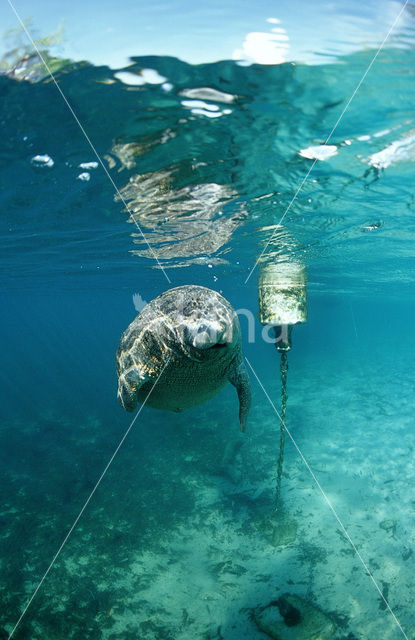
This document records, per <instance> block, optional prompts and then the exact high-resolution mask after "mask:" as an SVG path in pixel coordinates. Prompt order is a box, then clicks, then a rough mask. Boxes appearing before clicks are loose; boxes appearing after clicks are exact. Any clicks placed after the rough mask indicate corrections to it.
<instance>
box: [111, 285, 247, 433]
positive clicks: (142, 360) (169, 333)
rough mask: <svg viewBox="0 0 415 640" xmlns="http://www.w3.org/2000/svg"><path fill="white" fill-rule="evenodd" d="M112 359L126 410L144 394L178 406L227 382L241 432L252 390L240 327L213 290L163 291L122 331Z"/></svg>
mask: <svg viewBox="0 0 415 640" xmlns="http://www.w3.org/2000/svg"><path fill="white" fill-rule="evenodd" d="M116 360H117V374H118V399H119V402H120V404H121V405H122V407H124V409H126V410H127V411H134V409H135V408H136V406H137V403H138V402H140V403H142V402H143V401H144V400H145V399H146V398H147V400H146V404H147V405H149V406H150V407H154V408H156V409H165V410H168V411H183V410H184V409H188V408H189V407H194V406H196V405H199V404H202V403H203V402H206V401H207V400H210V399H211V398H213V397H214V396H215V395H216V394H217V393H219V391H221V389H223V388H224V387H225V386H226V384H227V383H228V382H230V383H231V384H233V385H234V386H235V387H236V390H237V393H238V398H239V421H240V426H241V430H242V431H245V427H246V421H247V416H248V412H249V407H250V404H251V391H250V384H249V376H248V372H247V370H246V368H245V365H244V362H243V358H242V349H241V329H240V325H239V320H238V316H237V315H236V313H235V311H234V309H233V308H232V306H231V305H230V304H229V302H228V301H227V300H225V298H224V297H223V296H221V295H220V294H219V293H217V292H216V291H213V290H211V289H207V288H206V287H199V286H195V285H186V286H181V287H175V288H174V289H169V290H168V291H165V292H164V293H162V294H161V295H160V296H158V297H157V298H155V299H154V300H152V301H151V302H149V303H148V304H147V305H146V306H145V307H144V308H143V309H142V311H141V312H140V313H139V314H138V316H137V317H136V318H135V319H134V320H133V322H132V323H131V324H130V325H129V327H127V329H126V330H125V331H124V333H123V335H122V336H121V340H120V344H119V346H118V349H117V356H116ZM159 376H160V378H159ZM158 378H159V380H158V382H157V384H156V385H155V386H154V383H155V382H156V381H157V379H158ZM149 394H150V395H149Z"/></svg>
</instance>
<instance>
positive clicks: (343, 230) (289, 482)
mask: <svg viewBox="0 0 415 640" xmlns="http://www.w3.org/2000/svg"><path fill="white" fill-rule="evenodd" d="M374 53H375V52H374V50H372V49H368V50H365V51H361V52H357V53H354V54H351V55H349V56H344V57H342V58H339V59H338V60H337V62H335V63H331V64H322V65H319V66H308V65H306V64H291V63H287V64H282V65H277V66H261V65H259V64H253V65H250V66H242V65H239V64H237V63H236V62H233V61H223V62H217V63H208V64H201V65H191V64H188V63H185V62H182V61H180V60H178V59H176V58H173V57H165V56H164V57H157V56H147V57H139V58H138V57H137V58H135V59H134V61H133V64H132V65H131V66H129V67H128V71H127V72H126V70H124V72H126V73H127V75H123V74H122V73H118V72H115V71H113V70H110V69H109V68H108V67H104V66H102V67H96V66H93V65H91V64H88V63H73V64H69V63H68V64H65V65H64V66H62V68H60V69H58V70H57V72H56V79H57V81H58V83H59V86H60V88H61V90H62V92H63V93H64V95H65V96H66V97H67V99H68V101H69V102H70V104H71V106H72V107H73V109H74V111H75V112H76V114H77V117H78V118H79V121H80V122H81V124H82V126H83V127H84V129H85V131H86V132H87V134H88V136H89V138H90V140H91V141H93V144H94V146H95V148H96V150H97V152H98V154H99V156H100V157H101V158H102V159H103V163H104V166H105V167H106V169H107V171H108V172H109V175H110V176H111V178H112V180H113V181H114V184H115V185H116V187H117V189H118V193H117V192H116V191H115V189H114V185H113V184H112V183H111V181H110V180H109V179H108V175H106V173H105V171H104V170H103V168H102V167H101V166H100V165H99V164H98V161H97V158H96V157H95V156H94V154H93V152H92V150H91V148H90V146H89V145H88V142H87V141H86V140H85V137H84V135H83V134H82V132H81V131H80V128H79V126H78V124H77V122H76V121H75V120H74V118H73V117H72V114H71V113H70V111H69V109H68V107H67V105H66V104H65V102H64V101H63V100H62V97H61V96H60V95H59V93H58V91H57V89H56V86H55V85H54V83H53V82H52V81H51V80H50V78H49V77H48V75H47V74H45V73H43V74H42V72H41V71H40V70H39V69H41V67H38V68H34V71H33V76H32V77H31V79H30V80H31V81H28V80H24V79H22V77H19V73H20V74H22V73H23V75H24V73H25V71H24V70H23V72H22V71H20V72H17V71H16V72H14V73H11V74H9V75H2V76H0V95H1V100H2V113H1V119H0V135H1V140H2V145H1V151H0V153H1V156H0V162H1V172H0V184H1V190H0V203H1V211H2V214H1V238H2V261H1V270H2V281H3V289H2V292H1V302H2V309H3V313H2V316H1V319H0V330H1V337H2V364H1V369H0V375H1V385H0V396H1V402H0V406H1V413H2V420H1V425H0V456H1V464H0V492H1V500H0V505H1V507H0V509H1V511H0V590H1V593H0V602H1V607H0V638H7V637H9V634H10V633H11V631H12V629H13V627H14V625H15V623H16V622H17V620H18V619H19V616H20V614H21V613H22V611H23V609H24V607H25V606H26V604H27V602H28V600H29V599H30V597H31V596H32V594H33V592H34V590H35V589H36V587H37V585H38V584H39V581H40V580H41V578H42V576H43V575H44V573H45V571H46V570H47V569H48V567H49V565H50V563H51V561H52V560H53V558H54V556H55V554H56V552H57V551H58V549H59V548H60V545H61V544H62V542H63V540H64V538H65V536H66V535H67V533H68V531H69V530H70V528H71V526H72V524H73V522H74V521H75V519H76V517H77V516H78V514H79V512H80V510H81V508H82V507H83V505H84V503H85V501H86V500H87V498H88V496H89V495H90V493H91V491H92V490H93V489H94V487H95V485H96V483H97V481H98V479H99V478H100V476H101V474H102V472H103V471H104V469H105V467H106V465H107V463H108V461H109V460H110V458H111V456H112V454H113V453H114V450H115V449H116V447H117V445H118V443H119V442H120V440H121V438H122V436H123V435H124V433H125V431H126V430H127V428H128V426H129V424H130V422H131V419H132V416H131V415H130V414H127V413H125V412H124V411H123V410H122V409H121V407H120V406H119V405H118V403H117V399H116V387H117V380H116V374H115V351H116V348H117V344H118V341H119V339H120V336H121V333H122V332H123V331H124V329H125V328H126V327H127V325H128V324H129V323H130V322H131V321H132V319H133V318H134V316H135V315H136V313H137V310H136V308H135V304H136V305H137V299H138V298H137V296H140V298H139V301H140V300H144V301H149V300H151V299H152V298H154V297H155V296H156V295H158V294H160V293H161V292H162V291H164V290H166V289H167V288H169V287H170V286H178V285H182V284H188V283H193V284H201V285H204V286H207V287H211V288H214V289H216V290H218V291H220V292H222V293H223V295H225V297H226V298H227V299H228V300H229V301H230V302H231V303H232V305H233V306H234V308H235V309H245V310H249V311H251V312H252V314H254V315H257V276H258V271H259V268H260V267H258V268H257V269H256V270H255V271H254V272H253V274H252V277H250V279H249V280H248V282H247V283H245V281H246V278H247V277H248V274H249V272H250V270H251V269H252V267H253V266H254V264H255V261H256V259H257V257H258V256H259V254H260V253H261V251H262V249H263V248H264V247H265V245H266V243H267V242H268V241H269V240H270V239H271V237H272V240H271V242H270V245H269V246H268V247H267V255H268V256H269V255H272V256H273V259H274V260H275V261H277V262H278V261H281V262H284V261H287V260H290V259H295V260H300V261H301V262H302V263H304V264H305V266H306V269H307V278H308V282H307V291H308V321H307V323H305V324H304V325H302V326H299V327H296V328H295V329H294V333H293V348H292V351H291V352H290V353H289V355H288V360H289V371H288V406H287V414H286V422H287V427H288V428H289V430H290V433H291V434H292V436H293V438H294V439H295V441H296V443H297V445H298V447H299V449H300V450H301V452H302V454H303V456H304V458H305V459H306V460H307V462H308V464H309V466H310V468H311V470H312V471H313V473H314V474H315V477H316V478H317V479H318V481H319V483H320V485H321V487H322V488H323V490H324V492H325V493H326V495H327V497H328V499H329V500H330V503H331V504H332V506H333V508H334V509H335V511H336V513H337V514H338V516H339V518H340V519H341V522H342V523H343V525H344V527H345V529H346V530H347V532H348V534H349V536H350V538H351V540H352V541H353V544H354V545H355V548H356V549H357V550H358V552H359V554H360V555H361V559H363V560H364V562H365V565H366V566H363V565H362V562H361V559H359V557H358V555H357V554H356V550H355V549H354V548H353V546H352V545H351V544H350V540H348V538H347V536H346V535H345V533H344V531H343V530H342V528H341V526H340V524H339V522H338V521H337V520H336V517H335V516H334V514H333V512H332V510H330V508H329V506H328V504H327V502H326V500H325V499H324V497H323V495H322V493H321V492H320V490H319V488H318V487H317V486H316V483H315V481H314V479H313V477H312V476H311V475H310V472H309V469H308V468H307V466H306V465H305V464H304V460H303V459H302V458H301V456H300V455H299V453H298V451H297V450H296V448H295V447H294V446H293V444H292V442H291V441H290V439H289V438H287V442H286V449H285V459H284V467H283V478H282V493H281V501H282V502H281V506H280V508H279V509H278V510H277V511H275V505H274V498H275V485H276V466H277V459H278V453H279V429H280V427H279V420H278V417H277V415H276V414H275V412H274V410H273V407H272V406H271V405H270V403H269V402H268V400H267V398H266V396H265V395H264V392H263V390H262V389H261V386H260V385H259V384H258V383H257V381H256V379H255V377H254V376H253V375H251V384H252V391H253V404H252V408H251V413H250V418H249V425H248V430H247V432H246V433H244V434H242V433H240V431H239V425H238V416H237V397H236V393H235V390H234V389H233V388H232V387H231V386H228V387H227V388H226V389H225V390H224V391H223V392H221V393H220V394H219V395H218V396H217V397H216V398H214V399H213V400H212V401H210V402H209V403H207V404H204V405H202V406H199V407H195V408H193V409H191V410H188V411H186V412H185V413H178V414H176V413H164V412H160V411H156V410H152V409H149V408H146V407H145V408H144V409H143V411H142V412H141V414H140V416H139V417H138V419H137V421H136V423H135V424H134V427H133V429H132V430H131V432H130V433H129V435H128V438H127V439H126V441H125V442H124V443H123V446H122V447H121V448H120V450H119V452H118V453H117V455H116V457H115V458H114V460H113V462H112V464H111V466H110V467H109V469H108V471H107V472H106V474H105V477H104V478H103V479H102V482H101V483H100V485H99V487H98V488H97V490H96V492H95V493H94V495H93V497H92V498H91V500H90V502H89V503H88V505H87V508H86V509H85V511H84V513H83V514H82V516H81V518H80V519H79V522H78V524H77V526H76V527H75V529H74V530H73V532H72V533H71V535H70V537H69V539H68V541H67V542H66V544H65V546H64V548H63V549H62V551H61V553H60V554H59V556H58V557H57V559H56V562H54V564H53V567H52V568H51V570H50V572H49V573H48V575H47V577H46V578H45V581H44V582H43V584H42V586H41V588H40V589H39V591H38V593H37V594H36V597H35V598H34V600H33V602H32V603H31V605H30V607H29V608H28V610H27V612H26V614H25V616H24V617H23V619H22V621H21V623H20V624H19V626H18V628H17V629H16V631H15V633H14V635H13V637H15V638H16V640H17V639H24V638H27V639H29V638H30V639H31V640H38V639H39V640H40V639H42V640H49V639H56V638H81V637H86V638H88V639H89V640H101V639H102V640H127V639H129V638H131V639H133V638H134V639H135V640H137V639H140V640H161V639H162V640H190V639H191V638H192V639H200V640H202V639H203V640H208V639H210V640H219V639H223V640H241V639H252V640H255V639H258V640H260V638H264V637H272V636H270V635H269V634H268V636H266V635H264V633H263V631H261V630H260V628H259V626H258V623H257V619H258V615H259V613H260V612H261V610H262V608H264V607H266V606H267V605H268V604H270V603H272V602H275V601H276V600H278V598H280V597H281V596H282V595H283V594H285V593H289V594H293V595H294V596H296V597H298V598H301V602H306V603H308V604H309V605H311V609H310V611H309V613H308V614H307V615H308V617H309V618H310V625H311V624H312V619H313V616H315V617H316V616H317V617H318V613H319V612H323V613H324V616H325V617H324V619H323V621H321V620H320V622H319V624H320V627H321V628H320V631H318V632H317V631H315V632H313V633H314V634H316V633H319V634H320V635H314V636H311V635H310V634H311V631H310V632H309V635H308V636H304V635H303V636H300V635H298V633H297V632H296V629H298V628H299V625H298V624H292V625H291V626H290V625H289V624H286V625H285V627H286V628H285V631H284V633H285V635H282V636H281V637H282V639H283V640H284V639H285V638H287V639H288V640H291V639H296V638H300V637H301V638H303V640H305V638H306V637H309V638H311V637H313V638H316V640H317V638H320V639H321V640H326V639H329V638H336V639H337V640H346V639H348V640H357V639H358V640H373V639H374V638H376V639H383V638H385V639H386V638H387V639H388V640H389V639H390V640H394V639H395V638H396V639H398V638H401V637H408V638H411V639H412V638H414V637H415V610H414V605H413V603H414V593H415V590H414V589H415V571H414V569H415V565H414V563H415V554H414V552H413V548H414V543H415V509H414V507H415V493H414V487H415V466H414V462H413V459H414V447H415V430H414V420H415V419H414V415H415V412H414V406H415V405H414V403H415V400H414V387H415V370H414V367H413V353H414V348H415V329H414V323H413V310H414V292H415V266H414V265H415V263H414V255H415V243H414V239H415V235H414V234H415V223H414V206H415V205H414V193H413V184H414V177H415V175H414V159H415V119H414V111H413V104H414V103H415V53H414V51H413V49H412V48H411V47H410V46H405V47H404V46H402V47H400V48H386V49H385V50H383V51H382V52H381V53H380V54H379V56H378V58H377V60H376V63H375V64H374V65H373V67H372V68H371V70H370V73H369V74H368V75H367V78H366V79H365V82H364V83H363V84H362V86H361V87H360V88H359V91H358V93H357V94H356V96H355V98H354V100H353V101H352V102H351V104H350V106H349V107H348V109H347V112H346V113H345V115H344V117H343V118H342V120H341V122H340V123H339V125H338V126H337V128H336V130H335V132H334V134H333V136H332V138H331V139H330V142H329V146H326V147H325V148H323V147H322V145H323V144H324V142H325V140H326V139H327V136H328V134H329V133H330V131H331V130H332V128H333V127H334V125H335V123H336V121H337V120H338V118H339V115H340V114H341V113H342V110H343V109H344V107H345V106H346V104H347V102H348V100H349V98H350V96H351V95H352V93H353V91H354V89H355V88H356V86H357V84H358V82H359V80H360V79H361V77H362V75H363V72H364V71H365V69H367V67H368V65H369V64H370V62H371V60H372V58H373V56H374ZM32 62H33V61H32ZM29 65H30V62H29ZM143 70H144V71H143ZM148 70H151V71H148ZM322 153H325V154H326V155H324V156H322V155H321V154H322ZM316 157H318V158H320V159H319V160H318V161H317V162H316V164H315V166H314V167H313V170H312V172H311V174H310V176H309V178H308V179H307V181H306V182H305V183H304V186H303V187H302V189H301V191H300V193H299V194H298V197H297V198H296V200H295V201H294V202H293V204H292V206H290V208H289V211H288V212H287V215H286V216H285V217H284V221H283V224H282V225H280V226H276V225H278V223H279V221H280V219H281V217H282V215H283V214H284V212H285V211H286V209H287V206H288V205H289V204H290V202H291V199H292V197H293V195H294V193H295V192H296V190H297V189H298V186H299V185H300V183H301V181H302V180H303V178H304V176H305V175H306V174H307V172H308V170H309V169H310V167H311V164H312V162H313V158H316ZM91 163H93V164H91ZM126 207H128V211H127V210H126ZM138 226H139V227H140V229H142V231H143V232H144V233H145V235H146V238H147V239H148V241H149V242H150V244H151V248H152V250H153V251H154V253H155V254H156V256H157V258H158V260H159V265H161V267H162V268H163V270H164V271H163V270H162V269H160V268H158V265H157V263H156V262H155V260H154V259H153V255H152V252H151V251H150V249H149V247H148V246H147V245H146V243H145V242H143V240H142V237H141V236H140V231H139V229H138ZM168 280H169V281H170V282H169V281H168ZM134 295H135V296H136V297H135V298H133V296H134ZM241 326H242V333H243V350H244V354H245V355H246V356H247V357H248V359H249V361H250V362H251V363H252V365H253V367H254V369H255V371H256V373H257V375H258V377H259V378H260V380H261V382H262V384H263V385H264V387H265V388H266V390H267V392H268V394H269V396H270V397H271V398H272V400H273V402H274V403H275V406H276V407H277V409H278V410H279V407H280V394H281V384H280V378H279V359H278V354H277V352H276V350H275V348H274V347H273V346H272V345H270V344H267V343H266V342H265V341H264V340H263V339H262V337H261V327H260V325H259V322H258V320H257V321H256V327H255V336H254V338H252V337H251V338H250V336H249V332H248V328H249V327H248V324H247V320H246V316H241ZM367 569H369V571H370V572H371V575H372V577H373V580H374V581H375V582H376V584H377V585H378V586H379V588H380V591H381V593H382V594H383V597H384V599H382V597H381V595H380V593H379V592H378V591H377V589H376V587H375V585H374V582H373V580H372V579H371V578H370V576H369V575H368V573H367ZM386 602H387V603H388V604H389V606H390V607H391V609H392V611H393V613H394V615H395V616H396V618H394V617H393V615H392V614H391V612H390V611H389V610H388V607H387V604H386ZM310 612H311V613H310ZM304 615H305V614H304ZM281 620H282V622H281V624H285V622H284V620H283V618H281ZM307 620H308V618H307ZM397 620H398V621H399V624H400V625H401V627H400V626H399V625H398V624H397ZM294 622H295V621H294ZM296 633H297V635H295V634H296ZM275 637H276V636H275Z"/></svg>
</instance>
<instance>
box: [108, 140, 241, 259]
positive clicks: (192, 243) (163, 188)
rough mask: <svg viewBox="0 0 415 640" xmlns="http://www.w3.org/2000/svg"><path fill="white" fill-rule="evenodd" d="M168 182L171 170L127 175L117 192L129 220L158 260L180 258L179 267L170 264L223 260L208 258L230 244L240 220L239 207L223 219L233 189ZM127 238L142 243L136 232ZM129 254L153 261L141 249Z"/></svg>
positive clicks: (150, 255) (206, 184) (214, 257)
mask: <svg viewBox="0 0 415 640" xmlns="http://www.w3.org/2000/svg"><path fill="white" fill-rule="evenodd" d="M118 153H119V150H118ZM172 184H173V171H171V170H161V171H155V172H153V173H147V174H143V175H134V176H132V177H131V178H130V181H129V182H128V183H127V184H126V185H125V186H124V187H123V188H122V189H121V190H120V193H121V195H122V198H123V199H124V201H125V202H126V203H127V205H128V210H129V213H130V218H129V222H131V223H137V224H138V225H139V226H140V228H142V230H143V232H144V234H145V236H146V238H147V240H148V242H149V243H150V244H151V246H152V247H153V248H154V251H155V253H156V255H157V258H158V259H159V260H161V261H163V260H174V259H175V258H182V259H183V262H182V263H180V264H178V263H177V261H175V262H174V266H175V267H177V266H185V265H188V264H191V263H198V262H203V261H205V260H206V256H209V261H210V262H212V263H213V264H218V263H220V262H223V261H224V260H223V258H221V257H219V256H218V255H216V256H213V257H210V256H212V254H215V253H217V252H218V251H219V250H220V249H221V248H222V247H224V245H225V244H227V243H228V242H229V240H230V238H231V236H232V233H233V232H234V230H235V229H236V228H237V227H239V226H240V225H241V224H242V221H243V220H244V218H245V212H244V211H243V210H241V207H239V209H238V210H237V211H236V212H235V214H234V215H231V216H229V215H222V213H223V212H222V209H223V207H224V206H225V205H227V204H228V203H229V202H231V200H232V199H233V198H235V196H236V195H237V194H236V191H234V190H233V189H231V188H230V187H228V186H225V185H220V184H216V183H214V182H210V183H202V184H196V185H190V186H186V187H181V188H178V189H175V188H174V187H173V186H172ZM117 199H118V200H119V199H120V198H119V196H117ZM132 235H133V237H134V238H135V239H134V242H136V243H137V244H140V245H142V244H143V240H142V236H141V234H140V233H139V232H138V231H137V232H136V233H133V234H132ZM223 252H224V251H223V250H222V253H223ZM133 253H136V254H137V255H140V256H146V257H151V258H152V257H153V254H152V253H151V252H149V250H148V248H147V246H146V245H144V246H143V248H142V249H137V250H136V251H134V252H133ZM163 266H166V265H164V264H163ZM167 266H168V265H167Z"/></svg>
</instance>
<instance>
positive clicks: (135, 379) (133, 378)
mask: <svg viewBox="0 0 415 640" xmlns="http://www.w3.org/2000/svg"><path fill="white" fill-rule="evenodd" d="M145 382H147V378H146V377H143V376H142V375H140V371H139V369H138V368H137V367H133V368H131V369H128V370H127V371H125V372H123V373H122V374H120V376H119V379H118V393H117V396H118V401H119V403H120V405H121V406H122V407H123V408H124V409H126V410H127V411H134V409H135V408H136V406H137V402H138V390H139V389H140V387H142V386H143V384H144V383H145Z"/></svg>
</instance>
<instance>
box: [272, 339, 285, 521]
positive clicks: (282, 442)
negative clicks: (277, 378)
mask: <svg viewBox="0 0 415 640" xmlns="http://www.w3.org/2000/svg"><path fill="white" fill-rule="evenodd" d="M287 372H288V358H287V352H286V351H281V362H280V373H281V420H280V455H279V457H278V467H277V487H276V491H275V510H277V509H278V505H279V502H280V495H281V478H282V467H283V463H284V447H285V426H284V424H285V412H286V409H287V398H288V395H287Z"/></svg>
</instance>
